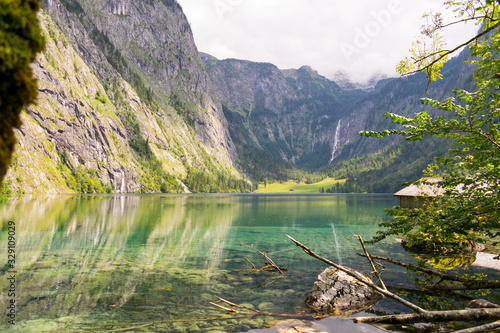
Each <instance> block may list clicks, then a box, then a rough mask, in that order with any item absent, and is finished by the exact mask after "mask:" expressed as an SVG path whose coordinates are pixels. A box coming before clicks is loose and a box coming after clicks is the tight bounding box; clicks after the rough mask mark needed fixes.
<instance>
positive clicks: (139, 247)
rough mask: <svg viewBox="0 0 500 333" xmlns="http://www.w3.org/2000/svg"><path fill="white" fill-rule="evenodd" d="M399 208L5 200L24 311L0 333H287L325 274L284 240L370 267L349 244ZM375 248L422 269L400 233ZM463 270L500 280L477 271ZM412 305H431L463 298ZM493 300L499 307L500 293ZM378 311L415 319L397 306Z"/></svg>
mask: <svg viewBox="0 0 500 333" xmlns="http://www.w3.org/2000/svg"><path fill="white" fill-rule="evenodd" d="M396 204H397V201H396V199H395V198H394V197H393V196H392V195H355V194H352V195H298V194H295V195H288V194H287V195H223V194H219V195H55V196H21V197H7V198H2V199H1V200H0V223H2V228H1V232H0V247H1V248H7V247H8V241H9V239H8V228H7V226H8V222H9V221H13V222H14V223H15V227H16V228H15V238H16V246H15V254H16V257H15V264H16V266H15V270H16V279H15V284H16V285H15V287H16V296H15V302H16V309H15V325H11V324H9V323H7V321H6V317H5V316H4V318H2V320H1V321H0V331H5V332H23V333H24V332H61V331H72V332H76V331H92V332H119V331H124V330H126V329H128V330H129V331H133V332H249V331H250V332H278V328H279V327H283V326H286V325H292V326H293V323H294V322H293V320H297V319H296V318H294V317H296V316H304V315H310V312H309V311H308V309H307V308H306V307H305V305H304V300H305V298H306V297H307V294H308V293H309V291H310V290H311V288H312V285H313V283H314V281H315V280H316V278H317V276H318V274H320V273H321V272H322V271H323V269H324V268H325V267H326V265H325V264H323V263H322V262H319V261H318V260H316V259H314V258H311V257H309V256H307V255H306V254H305V253H304V252H303V251H302V250H301V249H300V248H298V247H296V246H295V244H293V243H292V242H291V241H290V240H289V239H288V238H287V237H286V236H285V235H286V234H288V235H290V236H292V237H294V238H295V239H297V240H299V241H300V242H302V243H303V244H305V245H307V246H309V247H310V248H311V249H313V250H314V251H315V252H316V253H318V254H320V255H322V256H324V257H326V258H329V259H330V260H332V261H334V262H338V263H342V264H343V265H345V266H349V267H352V268H355V269H361V270H365V271H370V270H371V269H370V267H369V264H368V263H367V262H366V261H365V259H363V258H361V257H359V256H357V255H356V253H357V252H361V247H360V245H359V243H358V240H357V239H356V237H352V235H361V236H362V237H363V238H364V239H370V238H371V237H372V236H373V235H375V233H376V231H377V230H378V229H379V227H378V223H380V222H381V221H382V220H383V219H385V218H386V217H385V213H384V208H390V207H392V206H394V205H396ZM242 243H244V244H247V245H249V246H252V245H253V247H254V248H255V249H258V250H265V252H266V254H267V255H268V256H269V257H270V258H271V259H272V260H273V261H274V262H276V264H278V265H279V266H280V267H284V268H287V269H288V270H287V271H285V272H284V274H283V275H280V274H279V273H277V272H268V271H262V270H259V269H260V268H261V267H262V266H263V262H264V259H263V257H262V256H261V255H260V254H259V253H257V252H255V251H253V250H251V249H249V248H248V247H245V246H242V245H241V244H242ZM367 248H368V251H370V253H372V254H374V255H379V256H385V257H390V258H392V259H395V260H399V261H404V262H416V260H415V259H414V258H413V257H412V255H411V254H409V253H407V252H406V251H405V250H404V249H403V248H402V247H401V245H400V244H399V243H398V241H397V240H396V239H394V238H391V239H386V240H384V241H382V242H380V243H377V244H375V245H367ZM2 253H4V251H2ZM5 256H6V257H5V258H2V260H3V261H4V262H5V263H7V260H8V258H7V254H5ZM454 260H456V259H454ZM252 264H253V265H254V266H255V267H256V269H253V268H252ZM4 265H5V264H2V265H0V267H3V268H1V269H0V274H1V277H2V278H1V279H0V292H1V293H0V304H1V305H2V306H4V308H5V306H7V303H8V301H9V297H8V295H7V292H8V289H9V287H10V282H9V281H8V280H7V279H6V278H5V277H6V276H7V274H8V273H7V271H8V270H9V267H8V266H7V265H5V266H4ZM458 270H459V271H462V270H463V269H461V268H459V269H458ZM464 272H465V271H464ZM466 272H467V273H468V274H473V273H474V272H483V273H486V274H488V278H498V275H499V274H498V273H497V271H495V270H488V269H484V268H479V267H475V266H471V267H470V268H469V269H468V270H467V271H466ZM382 277H383V278H384V281H385V283H386V284H387V285H389V286H391V287H395V288H400V289H402V290H403V289H404V288H411V287H412V286H414V282H413V280H412V279H414V277H412V276H411V274H409V273H408V272H406V271H405V270H403V269H400V268H398V267H395V266H388V265H387V268H386V270H385V271H384V273H383V275H382ZM217 296H219V297H222V298H224V299H226V300H229V301H232V302H234V303H238V304H240V305H243V306H246V307H248V308H254V309H258V310H260V311H263V312H268V313H279V314H288V315H290V316H291V317H290V318H289V319H290V320H292V321H288V322H283V321H284V320H285V319H287V318H283V317H275V316H272V315H265V316H250V315H247V314H238V313H234V314H228V313H226V312H224V311H222V310H221V309H219V308H217V307H215V306H213V305H212V304H210V303H211V302H217V301H218V298H217ZM408 297H410V298H412V297H413V299H412V301H414V302H418V303H422V304H421V305H422V306H424V307H426V308H428V309H429V310H432V309H434V308H453V307H455V306H457V302H459V301H457V300H454V299H450V298H447V297H444V298H439V297H433V298H432V299H429V298H425V297H421V298H419V296H418V295H416V296H412V295H409V296H408ZM483 297H484V298H488V299H490V300H492V301H495V299H497V298H498V295H495V294H493V293H490V294H488V295H485V296H483ZM373 310H375V311H377V313H379V312H388V313H392V312H404V311H407V310H406V309H404V308H402V307H401V306H400V305H399V304H398V303H395V302H394V301H391V300H387V299H384V300H382V301H381V302H380V303H378V304H377V305H376V306H375V307H374V308H373ZM5 311H7V310H5ZM4 313H6V312H4ZM302 322H303V323H305V325H309V326H311V327H312V328H314V329H317V330H318V331H326V332H340V333H344V332H345V333H348V332H349V333H351V332H383V331H386V330H384V329H382V328H377V327H374V326H369V325H361V324H354V323H353V322H352V321H351V320H349V319H344V318H338V317H330V318H327V319H323V320H319V321H314V320H312V321H307V320H306V321H304V320H302Z"/></svg>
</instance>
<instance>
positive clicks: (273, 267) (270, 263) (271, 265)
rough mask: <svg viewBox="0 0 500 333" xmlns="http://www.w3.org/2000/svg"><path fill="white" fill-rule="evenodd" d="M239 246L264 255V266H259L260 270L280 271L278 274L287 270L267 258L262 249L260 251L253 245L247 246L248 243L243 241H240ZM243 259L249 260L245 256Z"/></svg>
mask: <svg viewBox="0 0 500 333" xmlns="http://www.w3.org/2000/svg"><path fill="white" fill-rule="evenodd" d="M240 246H246V247H248V248H249V249H251V250H254V251H255V252H257V253H259V254H261V255H262V256H263V257H264V259H266V262H265V263H264V267H262V268H261V269H262V270H264V271H266V270H276V271H278V272H280V274H282V275H283V271H287V270H288V269H286V268H283V267H279V266H278V265H276V263H275V262H274V261H273V260H272V259H271V258H269V257H268V256H267V254H266V251H264V250H262V251H260V250H257V249H256V248H254V247H253V245H251V246H248V245H246V244H244V243H241V244H240ZM244 259H245V260H246V261H248V262H250V261H249V260H248V259H246V258H244ZM250 263H251V262H250ZM252 266H253V267H254V268H255V265H254V264H252Z"/></svg>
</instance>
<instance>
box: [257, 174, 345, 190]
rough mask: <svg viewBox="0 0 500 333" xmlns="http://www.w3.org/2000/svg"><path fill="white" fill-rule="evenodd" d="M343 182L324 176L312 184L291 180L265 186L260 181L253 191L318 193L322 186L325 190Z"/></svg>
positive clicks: (342, 180)
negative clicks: (324, 177)
mask: <svg viewBox="0 0 500 333" xmlns="http://www.w3.org/2000/svg"><path fill="white" fill-rule="evenodd" d="M343 182H345V179H340V180H339V179H333V178H326V179H323V180H322V181H320V182H318V183H314V184H306V183H304V182H300V183H297V182H295V181H293V180H289V181H287V182H275V183H268V184H267V186H264V184H263V183H261V184H259V188H258V189H257V190H256V191H255V193H320V192H321V189H322V188H324V189H325V190H326V189H327V188H330V187H332V186H333V184H336V183H343Z"/></svg>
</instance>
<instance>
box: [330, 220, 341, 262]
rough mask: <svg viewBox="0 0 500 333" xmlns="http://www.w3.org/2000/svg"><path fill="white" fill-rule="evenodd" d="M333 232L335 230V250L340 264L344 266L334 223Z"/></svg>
mask: <svg viewBox="0 0 500 333" xmlns="http://www.w3.org/2000/svg"><path fill="white" fill-rule="evenodd" d="M332 230H333V240H334V241H335V249H336V251H337V258H338V260H339V262H338V264H339V265H342V258H341V257H340V244H339V240H338V238H337V233H336V232H335V225H334V224H333V223H332Z"/></svg>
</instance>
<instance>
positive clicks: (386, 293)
mask: <svg viewBox="0 0 500 333" xmlns="http://www.w3.org/2000/svg"><path fill="white" fill-rule="evenodd" d="M286 236H287V237H288V238H290V239H291V240H292V242H294V243H295V245H297V246H299V247H300V248H302V250H304V252H305V253H307V254H308V255H310V256H311V257H314V258H316V259H319V260H321V261H323V262H324V263H326V264H328V265H330V266H333V267H335V268H336V269H338V270H341V271H342V272H344V273H346V274H348V275H350V276H352V277H353V278H355V279H357V280H358V281H359V282H360V283H363V284H365V285H367V286H369V287H370V288H372V289H374V290H376V291H378V292H379V293H381V294H382V295H384V296H387V297H389V298H391V299H393V300H395V301H397V302H399V303H401V304H403V305H405V306H407V307H409V308H410V309H412V310H413V311H415V312H418V313H425V312H427V311H426V310H424V309H422V308H421V307H419V306H417V305H415V304H413V303H411V302H408V301H407V300H405V299H403V298H401V297H399V296H398V295H395V294H393V293H391V292H390V291H388V290H384V289H382V288H380V287H379V286H377V285H376V284H374V283H372V282H370V281H368V280H367V279H366V278H364V276H362V275H361V274H359V273H358V272H356V271H355V270H353V269H351V268H349V267H344V266H341V265H338V264H336V263H334V262H333V261H330V260H328V259H326V258H323V257H321V256H319V255H317V254H316V253H314V252H313V251H312V250H311V249H310V248H308V247H307V246H305V245H303V244H302V243H300V242H299V241H296V240H295V239H293V238H292V237H290V236H288V235H286Z"/></svg>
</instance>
